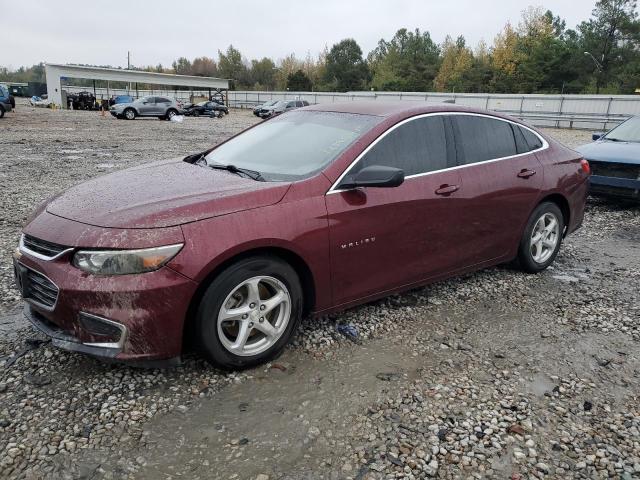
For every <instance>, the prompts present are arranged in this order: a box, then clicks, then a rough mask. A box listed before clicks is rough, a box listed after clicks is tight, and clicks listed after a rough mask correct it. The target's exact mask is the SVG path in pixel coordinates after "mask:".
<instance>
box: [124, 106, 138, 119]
mask: <svg viewBox="0 0 640 480" xmlns="http://www.w3.org/2000/svg"><path fill="white" fill-rule="evenodd" d="M123 114H124V118H126V119H127V120H134V119H135V118H136V111H135V110H134V109H133V108H127V109H126V110H125V111H124V113H123Z"/></svg>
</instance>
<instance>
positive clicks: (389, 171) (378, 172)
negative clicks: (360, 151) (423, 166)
mask: <svg viewBox="0 0 640 480" xmlns="http://www.w3.org/2000/svg"><path fill="white" fill-rule="evenodd" d="M402 182H404V171H403V170H400V169H399V168H394V167H384V166H382V165H371V166H369V167H365V168H363V169H362V170H360V171H359V172H358V173H356V174H355V175H347V176H346V177H345V178H344V180H343V181H342V183H341V184H340V187H339V188H344V189H346V188H357V187H378V188H390V187H397V186H399V185H402Z"/></svg>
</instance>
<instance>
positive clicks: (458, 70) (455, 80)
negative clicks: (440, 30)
mask: <svg viewBox="0 0 640 480" xmlns="http://www.w3.org/2000/svg"><path fill="white" fill-rule="evenodd" d="M472 69H473V53H471V49H470V48H468V47H467V45H466V42H465V39H464V37H463V36H460V37H458V38H457V40H456V41H455V42H454V41H453V40H452V39H451V37H449V36H447V38H446V39H445V41H444V43H443V44H442V65H441V66H440V70H439V71H438V75H437V76H436V78H435V80H434V82H433V83H434V86H435V89H436V90H437V91H439V92H445V91H453V92H456V91H457V92H461V91H462V92H464V91H467V90H468V89H469V85H467V83H468V80H469V78H470V77H469V72H470V71H471V70H472Z"/></svg>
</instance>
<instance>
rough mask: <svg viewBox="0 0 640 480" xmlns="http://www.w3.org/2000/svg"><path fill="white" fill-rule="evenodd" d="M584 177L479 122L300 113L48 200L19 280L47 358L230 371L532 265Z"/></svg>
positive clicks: (572, 212)
mask: <svg viewBox="0 0 640 480" xmlns="http://www.w3.org/2000/svg"><path fill="white" fill-rule="evenodd" d="M588 176H589V165H588V163H587V162H586V161H585V160H584V159H583V158H582V157H581V156H580V155H579V154H578V153H576V152H574V151H572V150H569V149H568V148H565V147H564V146H562V145H561V144H559V143H557V142H556V141H554V140H552V139H550V138H548V137H546V136H544V135H543V134H541V133H540V132H538V131H536V130H535V129H533V128H531V127H529V126H526V125H523V124H522V123H520V122H519V121H517V120H514V119H512V118H508V117H503V116H500V115H497V114H495V113H489V112H486V111H476V110H471V109H466V108H461V107H457V106H454V105H428V104H424V103H420V104H415V103H409V102H400V103H391V102H383V101H377V102H373V101H369V102H352V103H342V104H338V103H336V104H329V105H317V106H312V107H307V108H303V109H299V110H296V111H294V112H290V113H286V114H283V115H281V116H278V117H276V118H273V119H272V120H269V121H267V122H264V123H262V124H259V125H256V126H254V127H252V128H249V129H248V130H246V131H244V132H242V133H240V134H239V135H237V136H235V137H233V138H231V139H229V140H227V141H226V142H225V143H222V144H220V145H218V146H216V147H215V148H212V149H211V150H208V151H206V152H203V153H202V154H197V155H191V156H189V157H187V158H185V159H174V160H166V161H160V162H155V163H149V164H146V165H141V166H138V167H135V168H130V169H128V170H123V171H120V172H117V173H113V174H110V175H106V176H104V177H100V178H97V179H95V180H90V181H88V182H86V183H83V184H81V185H78V186H76V187H73V188H71V189H69V190H67V191H66V192H64V193H62V194H60V195H58V196H56V197H54V198H52V199H50V200H48V201H47V202H46V203H44V204H42V205H41V206H40V207H39V208H38V209H37V210H36V212H35V214H34V215H33V216H32V218H31V219H30V220H29V222H28V223H27V225H26V226H25V228H24V231H23V235H22V237H21V239H20V246H19V248H18V249H17V251H16V253H15V271H16V278H17V284H18V286H19V287H20V289H21V292H22V294H23V296H24V298H25V300H26V306H25V311H26V314H27V316H28V318H29V319H30V320H31V321H32V322H33V323H34V324H35V325H36V326H37V327H38V328H39V329H40V330H42V331H44V332H45V333H46V334H47V335H49V336H50V337H51V338H52V342H53V344H54V345H57V346H60V347H62V348H65V349H68V350H74V351H80V352H85V353H88V354H91V355H94V356H99V357H105V358H113V359H117V360H126V361H137V362H142V363H149V362H152V361H159V360H164V361H168V362H171V361H176V360H179V358H180V355H181V353H182V352H183V350H184V349H185V348H186V346H187V345H188V342H187V339H192V340H193V341H194V343H195V344H196V345H197V346H199V347H200V349H201V351H202V353H203V354H204V355H205V356H206V358H207V359H209V360H210V361H211V362H212V363H214V364H216V365H218V366H222V367H227V368H240V367H247V366H252V365H256V364H259V363H261V362H265V361H266V360H269V359H271V358H273V357H274V356H275V355H277V354H278V353H279V352H280V351H281V350H282V348H283V347H284V346H285V345H286V344H287V342H288V341H289V339H290V338H291V336H292V335H293V333H294V331H295V330H296V327H297V325H298V323H299V322H300V320H301V318H303V317H304V316H305V315H307V314H324V313H327V312H331V311H336V310H341V309H344V308H347V307H351V306H353V305H357V304H361V303H364V302H368V301H371V300H373V299H376V298H379V297H382V296H385V295H389V294H392V293H395V292H399V291H402V290H406V289H409V288H413V287H415V286H417V285H424V284H426V283H429V282H433V281H436V280H441V279H444V278H448V277H451V276H454V275H460V274H462V273H465V272H470V271H473V270H478V269H481V268H484V267H488V266H491V265H496V264H499V263H504V262H509V261H512V260H514V259H517V260H518V263H519V265H520V266H521V268H522V269H523V270H525V271H527V272H539V271H541V270H544V269H545V268H546V267H547V266H549V264H551V262H553V260H554V258H555V256H556V254H557V253H558V249H559V248H560V243H561V241H562V238H563V237H564V236H565V235H567V234H569V233H571V232H573V231H574V230H575V229H576V228H578V227H579V226H580V224H581V221H582V218H583V212H584V205H585V196H586V192H587V179H588ZM152 363H156V362H152Z"/></svg>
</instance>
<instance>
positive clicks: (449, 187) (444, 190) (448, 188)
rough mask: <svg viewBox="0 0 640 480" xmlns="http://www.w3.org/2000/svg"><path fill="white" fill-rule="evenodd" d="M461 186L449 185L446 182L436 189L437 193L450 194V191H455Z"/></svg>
mask: <svg viewBox="0 0 640 480" xmlns="http://www.w3.org/2000/svg"><path fill="white" fill-rule="evenodd" d="M459 188H460V187H459V186H458V185H449V184H447V183H445V184H444V185H440V188H438V189H437V190H436V195H449V194H450V193H453V192H455V191H456V190H458V189H459Z"/></svg>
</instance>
